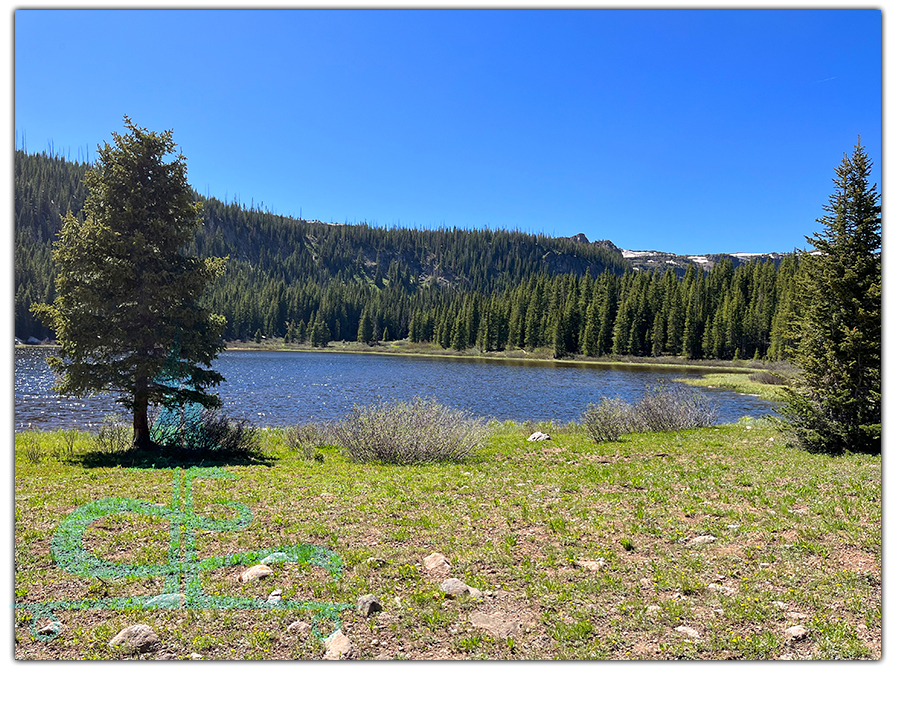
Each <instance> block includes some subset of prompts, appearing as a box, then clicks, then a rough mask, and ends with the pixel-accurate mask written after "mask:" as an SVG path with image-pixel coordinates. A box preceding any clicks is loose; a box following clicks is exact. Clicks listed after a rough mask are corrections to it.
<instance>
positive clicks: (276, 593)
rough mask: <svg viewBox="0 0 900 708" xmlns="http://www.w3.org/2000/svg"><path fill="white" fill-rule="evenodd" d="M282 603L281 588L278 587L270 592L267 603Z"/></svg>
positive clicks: (273, 604) (272, 604) (272, 605)
mask: <svg viewBox="0 0 900 708" xmlns="http://www.w3.org/2000/svg"><path fill="white" fill-rule="evenodd" d="M280 603H281V588H276V589H275V590H273V591H272V592H270V593H269V597H268V598H267V599H266V604H267V605H269V606H270V607H274V606H275V605H278V604H280Z"/></svg>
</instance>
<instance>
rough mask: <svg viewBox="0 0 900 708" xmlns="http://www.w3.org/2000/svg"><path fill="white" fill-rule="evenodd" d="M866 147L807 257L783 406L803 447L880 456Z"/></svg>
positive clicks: (876, 232) (845, 174) (846, 162)
mask: <svg viewBox="0 0 900 708" xmlns="http://www.w3.org/2000/svg"><path fill="white" fill-rule="evenodd" d="M871 167H872V163H871V161H870V160H869V158H868V156H867V155H866V153H865V151H864V150H863V147H862V145H861V144H860V142H857V145H856V147H855V149H854V151H853V155H852V156H850V157H847V155H844V158H843V159H842V160H841V164H840V165H839V166H838V167H837V169H836V170H835V172H836V173H837V176H836V177H835V179H834V184H835V191H834V193H833V194H832V196H831V198H830V200H829V203H828V204H826V205H825V207H824V209H825V214H824V216H823V217H822V218H820V219H818V222H819V223H820V224H822V225H823V226H824V230H823V232H822V233H821V234H819V233H816V234H814V236H813V237H807V240H808V241H809V243H810V244H811V245H812V246H813V247H814V249H815V250H814V251H812V252H811V253H808V254H805V255H804V256H803V257H802V259H801V266H800V267H801V277H800V281H799V288H800V293H799V297H800V298H801V303H802V304H801V307H799V308H798V312H799V327H800V332H799V344H798V345H797V350H796V353H795V357H794V359H795V363H796V364H797V365H798V366H799V367H800V369H801V376H800V378H799V380H798V381H797V383H796V384H795V385H794V386H792V387H790V388H789V389H788V403H787V405H786V406H785V407H784V408H783V409H782V415H783V417H784V420H785V421H786V425H787V427H788V428H789V429H790V430H791V431H792V432H793V433H794V434H795V435H796V437H797V438H798V440H799V442H800V444H801V446H802V447H804V448H806V449H808V450H810V451H817V452H828V453H832V454H834V453H840V452H842V451H845V450H846V451H851V452H869V453H877V452H878V451H879V450H880V446H881V205H880V197H879V195H878V193H877V192H876V191H875V185H874V184H873V185H870V184H869V174H870V172H871Z"/></svg>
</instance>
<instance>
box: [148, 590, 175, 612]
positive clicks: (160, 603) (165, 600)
mask: <svg viewBox="0 0 900 708" xmlns="http://www.w3.org/2000/svg"><path fill="white" fill-rule="evenodd" d="M183 605H184V595H183V594H182V593H180V592H171V593H166V594H164V595H157V596H156V597H151V598H150V599H149V600H147V602H145V603H144V607H146V608H151V607H163V608H166V609H169V610H177V609H179V608H180V607H182V606H183Z"/></svg>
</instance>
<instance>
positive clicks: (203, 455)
mask: <svg viewBox="0 0 900 708" xmlns="http://www.w3.org/2000/svg"><path fill="white" fill-rule="evenodd" d="M274 460H275V458H274V457H270V456H267V455H263V454H262V453H257V452H233V451H215V450H214V451H210V450H186V449H184V448H176V447H159V448H157V449H155V450H124V451H121V452H98V451H94V452H87V453H84V454H82V455H79V456H77V457H76V459H75V463H76V464H80V465H81V466H82V467H85V468H93V467H135V468H138V469H171V468H173V467H221V466H223V465H229V466H251V465H263V466H266V467H271V466H272V465H273V463H274Z"/></svg>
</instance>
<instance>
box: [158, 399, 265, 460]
mask: <svg viewBox="0 0 900 708" xmlns="http://www.w3.org/2000/svg"><path fill="white" fill-rule="evenodd" d="M152 418H153V420H152V424H151V428H150V437H151V439H152V440H153V442H155V443H156V444H157V445H160V446H161V447H165V448H170V449H177V450H189V451H192V452H216V453H225V454H238V455H252V454H258V453H259V452H260V446H261V438H260V433H259V429H258V428H256V426H254V425H252V424H250V423H248V422H247V421H244V420H233V419H231V418H229V417H228V416H227V415H226V414H225V413H217V412H216V411H212V410H208V409H206V408H203V407H201V406H198V405H189V406H184V407H183V408H175V409H169V408H164V409H161V410H156V411H154V414H153V416H152Z"/></svg>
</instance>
